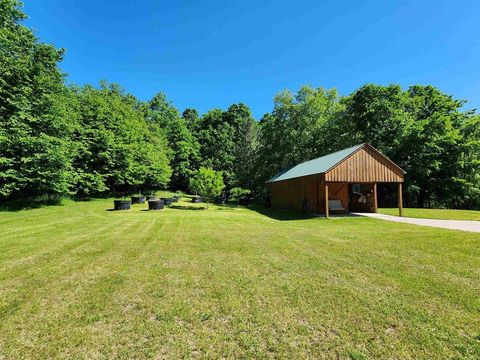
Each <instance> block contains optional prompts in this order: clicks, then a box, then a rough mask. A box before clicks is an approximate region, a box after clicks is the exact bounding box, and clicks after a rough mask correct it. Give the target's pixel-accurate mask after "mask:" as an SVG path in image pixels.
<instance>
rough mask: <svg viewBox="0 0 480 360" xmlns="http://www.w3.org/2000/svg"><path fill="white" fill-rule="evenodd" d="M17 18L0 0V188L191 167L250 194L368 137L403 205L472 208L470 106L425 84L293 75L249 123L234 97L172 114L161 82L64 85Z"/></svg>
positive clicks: (125, 183)
mask: <svg viewBox="0 0 480 360" xmlns="http://www.w3.org/2000/svg"><path fill="white" fill-rule="evenodd" d="M25 18H26V16H25V14H24V13H23V12H22V11H21V3H20V2H19V1H16V0H0V198H2V199H10V200H11V199H15V198H17V199H26V198H34V197H39V198H41V197H43V198H48V199H50V198H52V199H55V198H57V197H59V196H62V195H71V194H74V195H77V196H80V197H88V196H91V195H98V194H106V193H109V192H131V191H145V190H150V189H157V188H163V187H165V186H167V184H169V186H170V187H171V188H172V189H178V190H187V189H188V186H189V184H190V179H191V177H192V176H193V174H195V173H196V172H197V170H198V169H199V168H200V167H206V168H211V169H213V170H215V171H219V172H221V174H222V176H223V181H224V182H225V184H226V188H227V190H232V189H235V188H244V189H248V190H254V191H256V194H255V195H259V194H260V193H262V192H264V191H265V185H264V183H265V181H266V180H268V179H269V178H270V177H271V176H273V175H275V174H276V173H278V172H279V171H281V170H283V169H286V168H288V167H290V166H292V165H295V164H297V163H300V162H303V161H306V160H309V159H312V158H316V157H319V156H322V155H325V154H328V153H330V152H333V151H336V150H339V149H342V148H345V147H349V146H352V145H356V144H359V143H362V142H367V143H370V144H372V145H373V146H374V147H376V148H377V149H379V150H380V151H381V152H382V153H384V154H385V155H386V156H388V157H389V158H391V159H392V160H393V161H395V162H396V163H397V164H399V165H400V166H401V167H402V168H403V169H404V170H406V172H407V173H406V179H405V180H406V183H405V192H406V194H405V195H406V196H405V199H406V202H407V205H409V206H420V207H433V206H441V207H455V208H462V207H463V208H468V209H473V208H480V130H479V129H480V117H479V116H478V115H477V114H476V112H475V111H465V110H463V109H462V108H463V105H464V103H465V102H464V101H461V100H456V99H454V98H452V97H451V96H449V95H447V94H444V93H442V92H441V91H440V90H438V89H437V88H435V87H433V86H420V85H415V86H411V87H410V88H408V89H406V90H403V89H402V88H401V87H400V86H399V85H389V86H380V85H373V84H367V85H365V86H362V87H361V88H360V89H358V90H356V91H354V92H353V93H352V94H351V95H349V96H346V97H343V98H341V97H339V96H338V94H337V92H336V90H334V89H332V90H325V89H323V88H316V89H315V88H311V87H308V86H304V87H302V88H301V89H300V90H299V91H298V92H297V93H296V94H292V93H291V92H289V91H283V92H281V93H279V94H278V95H277V96H275V99H274V109H273V111H272V112H271V113H269V114H266V115H265V116H264V117H263V118H262V119H261V121H260V122H256V121H255V120H254V119H253V118H252V115H251V113H250V109H249V108H248V107H247V106H246V105H244V104H242V103H239V104H233V105H231V106H230V107H229V108H228V109H227V110H226V111H222V110H219V109H213V110H211V111H208V112H207V113H206V114H204V115H203V116H199V114H198V112H197V111H196V110H195V109H186V110H185V111H184V112H183V114H182V116H180V114H179V112H178V110H177V109H176V108H175V107H174V106H173V105H172V104H171V103H170V102H168V101H167V100H166V97H165V95H163V94H162V93H159V94H158V95H156V96H155V97H154V98H153V99H152V100H151V101H149V102H148V103H143V102H140V101H139V100H137V99H136V98H135V97H134V96H132V95H129V94H127V93H125V92H124V91H123V90H122V89H121V88H120V86H118V85H115V84H110V85H109V84H107V83H105V82H102V83H101V84H100V87H99V88H95V87H92V86H84V87H82V88H79V87H71V88H68V87H66V86H65V83H64V74H62V72H61V71H60V70H59V68H58V63H59V62H60V61H61V60H62V56H63V50H57V49H55V48H54V47H53V46H51V45H47V44H44V43H41V42H40V41H39V40H38V39H37V38H36V37H35V35H34V34H33V33H32V31H31V30H30V29H28V28H27V27H25V26H24V25H22V20H24V19H25ZM170 177H171V178H170ZM233 192H234V193H235V192H236V190H234V191H233Z"/></svg>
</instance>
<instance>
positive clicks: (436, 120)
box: [256, 84, 480, 208]
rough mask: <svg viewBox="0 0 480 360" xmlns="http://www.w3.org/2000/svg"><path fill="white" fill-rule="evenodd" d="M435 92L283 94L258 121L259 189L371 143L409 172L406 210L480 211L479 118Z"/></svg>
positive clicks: (393, 89)
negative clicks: (280, 175) (309, 163)
mask: <svg viewBox="0 0 480 360" xmlns="http://www.w3.org/2000/svg"><path fill="white" fill-rule="evenodd" d="M463 104H464V102H463V101H460V100H455V99H453V98H452V97H451V96H449V95H446V94H444V93H442V92H441V91H440V90H438V89H436V88H435V87H433V86H419V85H416V86H412V87H410V88H408V89H407V90H406V91H404V90H402V88H401V87H400V86H399V85H389V86H380V85H373V84H368V85H365V86H363V87H361V88H360V89H358V90H356V91H355V92H354V93H352V94H351V95H350V96H347V97H345V98H342V99H339V98H338V97H337V96H336V93H335V92H334V91H325V90H323V89H316V90H315V89H311V88H308V87H304V88H302V89H300V91H299V92H298V93H297V94H296V95H295V96H293V95H292V94H291V93H289V92H282V93H280V94H279V95H277V96H276V97H275V108H274V111H273V112H272V113H271V114H266V115H265V116H264V118H263V119H262V121H261V122H260V125H261V131H260V147H259V153H258V155H257V159H258V160H257V169H258V170H257V172H256V173H257V174H258V176H257V179H256V183H257V188H258V189H261V188H263V183H264V181H265V180H267V179H268V178H269V177H271V176H273V175H275V173H277V172H278V171H280V170H282V169H285V168H288V167H290V166H292V165H295V164H297V163H300V162H303V161H306V160H309V159H312V158H316V157H319V156H322V155H325V154H327V153H330V152H333V151H336V150H340V149H342V148H346V147H349V146H352V145H356V144H359V143H363V142H367V143H370V144H372V145H373V146H374V147H376V148H377V149H378V150H380V151H381V152H382V153H383V154H385V155H386V156H388V157H389V158H390V159H392V160H393V161H394V162H396V163H397V164H398V165H400V166H401V167H402V168H403V169H404V170H405V171H406V172H407V173H406V178H405V181H406V183H405V185H406V187H405V191H406V195H407V196H406V201H407V203H408V205H409V206H420V207H424V206H426V207H432V206H446V207H465V208H479V207H480V179H479V175H478V174H479V170H480V168H479V166H480V162H479V160H480V155H479V154H480V151H479V150H480V146H479V144H480V140H479V139H480V134H479V131H478V127H479V126H478V125H479V122H480V121H479V120H478V116H475V113H474V112H471V111H462V110H461V107H462V106H463Z"/></svg>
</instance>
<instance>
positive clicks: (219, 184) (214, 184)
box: [190, 167, 225, 208]
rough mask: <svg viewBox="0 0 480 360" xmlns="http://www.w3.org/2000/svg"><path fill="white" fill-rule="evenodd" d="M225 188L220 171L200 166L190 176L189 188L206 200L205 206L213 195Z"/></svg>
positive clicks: (218, 193)
mask: <svg viewBox="0 0 480 360" xmlns="http://www.w3.org/2000/svg"><path fill="white" fill-rule="evenodd" d="M224 188H225V184H224V183H223V176H222V172H221V171H215V170H213V169H211V168H205V167H201V168H200V169H198V171H197V172H196V173H195V175H194V176H193V177H192V178H190V190H192V191H193V192H194V193H195V194H199V195H201V196H202V198H203V199H204V200H206V201H207V208H208V204H209V203H210V201H212V200H213V198H214V197H216V196H218V195H220V194H221V193H222V190H223V189H224Z"/></svg>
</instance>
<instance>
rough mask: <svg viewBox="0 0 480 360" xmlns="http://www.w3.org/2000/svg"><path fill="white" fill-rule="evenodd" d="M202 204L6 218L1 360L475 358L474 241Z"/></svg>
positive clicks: (90, 206)
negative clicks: (156, 209)
mask: <svg viewBox="0 0 480 360" xmlns="http://www.w3.org/2000/svg"><path fill="white" fill-rule="evenodd" d="M191 205H194V204H189V203H183V204H180V206H181V208H178V209H166V210H165V211H161V212H148V211H143V210H144V209H145V207H146V205H135V206H134V208H133V209H132V210H130V211H125V212H113V211H106V210H107V209H109V208H111V207H112V201H111V200H95V201H90V202H78V203H74V202H70V203H67V204H66V205H65V206H50V207H45V208H40V209H34V210H24V211H18V212H0V234H1V236H0V359H3V358H5V359H12V358H40V359H47V358H85V359H96V358H124V359H127V358H137V359H139V358H179V357H186V358H197V357H200V358H219V357H227V358H238V357H243V358H252V357H254V358H347V359H348V358H351V359H365V358H372V359H373V358H401V359H408V358H416V359H418V358H424V359H432V358H472V359H478V358H479V357H480V280H479V279H480V237H479V235H478V234H474V233H467V232H460V231H450V230H443V229H435V228H427V227H419V226H412V225H408V224H401V223H393V222H386V221H384V222H383V221H380V220H376V219H369V218H337V219H331V220H324V219H322V218H303V217H301V216H296V215H294V214H289V213H285V212H276V211H271V210H266V209H264V208H261V207H257V208H251V209H245V208H233V207H217V206H211V207H210V209H208V210H195V208H194V207H191ZM407 215H408V213H407Z"/></svg>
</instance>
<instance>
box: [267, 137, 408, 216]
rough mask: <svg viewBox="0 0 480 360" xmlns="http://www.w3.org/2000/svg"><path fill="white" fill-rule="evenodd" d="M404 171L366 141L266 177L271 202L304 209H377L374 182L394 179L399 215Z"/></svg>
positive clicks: (373, 210)
mask: <svg viewBox="0 0 480 360" xmlns="http://www.w3.org/2000/svg"><path fill="white" fill-rule="evenodd" d="M404 175H405V171H403V170H402V169H401V168H400V167H399V166H398V165H396V164H395V163H394V162H393V161H391V160H390V159H388V158H387V157H386V156H384V155H383V154H382V153H380V152H379V151H378V150H376V149H375V148H374V147H372V146H371V145H369V144H360V145H357V146H353V147H351V148H348V149H344V150H340V151H337V152H335V153H332V154H329V155H326V156H322V157H320V158H317V159H313V160H310V161H306V162H304V163H301V164H298V165H296V166H294V167H292V168H290V169H288V170H286V171H284V172H282V173H280V174H278V175H276V176H275V177H273V178H272V179H270V180H269V181H267V185H268V186H269V191H270V202H271V206H272V207H274V208H279V209H289V210H295V211H302V212H307V213H317V214H325V217H327V218H328V216H329V214H330V213H334V212H337V213H340V212H348V211H352V212H377V207H378V205H377V204H378V200H377V184H378V183H396V184H398V186H397V191H398V195H397V198H398V208H399V215H400V216H402V183H403V179H404Z"/></svg>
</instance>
